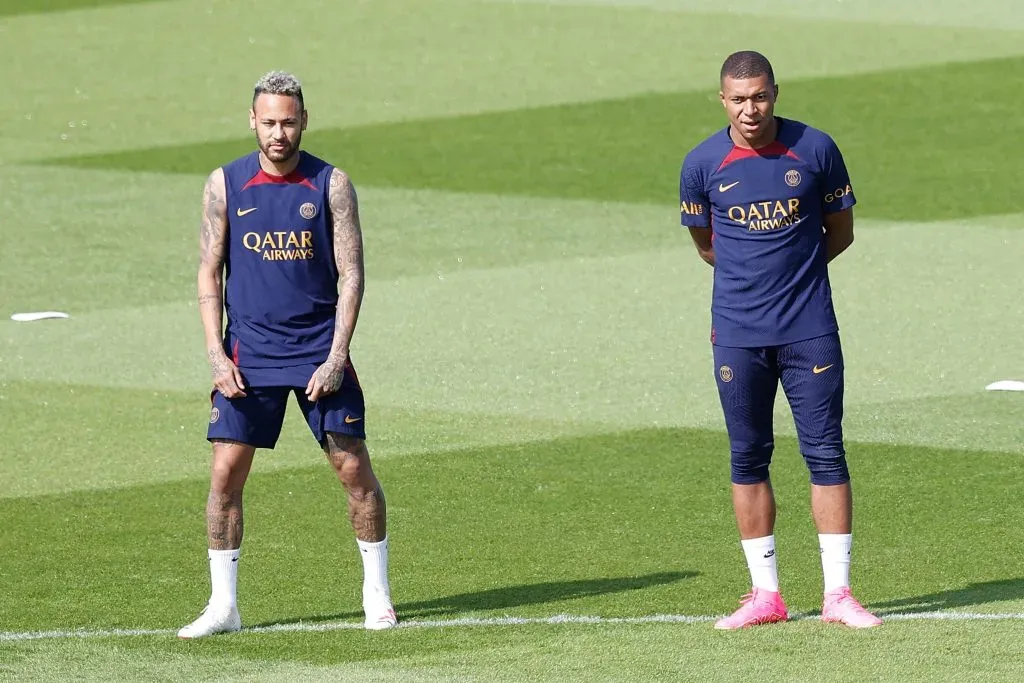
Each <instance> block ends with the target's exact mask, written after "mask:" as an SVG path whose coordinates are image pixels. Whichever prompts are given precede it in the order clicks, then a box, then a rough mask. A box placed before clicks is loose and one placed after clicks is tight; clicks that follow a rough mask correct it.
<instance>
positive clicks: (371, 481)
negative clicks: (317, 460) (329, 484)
mask: <svg viewBox="0 0 1024 683" xmlns="http://www.w3.org/2000/svg"><path fill="white" fill-rule="evenodd" d="M324 452H325V453H327V459H328V460H330V462H331V465H332V466H333V467H334V471H335V473H336V474H337V475H338V480H339V481H341V485H342V486H344V487H345V491H346V492H347V493H348V518H349V521H350V522H352V529H353V530H354V531H355V532H356V538H358V539H359V540H360V541H366V542H368V543H377V542H379V541H382V540H384V537H385V536H387V506H386V504H385V502H384V492H383V491H382V490H381V488H380V482H378V481H377V476H376V475H375V474H374V473H373V468H372V467H371V466H370V453H369V451H367V450H366V442H365V441H363V440H362V439H356V438H353V437H350V436H345V435H343V434H336V433H334V432H328V433H327V444H326V446H325V447H324Z"/></svg>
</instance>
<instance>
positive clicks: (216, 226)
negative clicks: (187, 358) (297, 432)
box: [198, 168, 245, 398]
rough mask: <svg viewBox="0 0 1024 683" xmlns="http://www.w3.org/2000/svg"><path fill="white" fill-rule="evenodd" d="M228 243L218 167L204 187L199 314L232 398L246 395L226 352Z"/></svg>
mask: <svg viewBox="0 0 1024 683" xmlns="http://www.w3.org/2000/svg"><path fill="white" fill-rule="evenodd" d="M227 244H228V213H227V192H226V189H225V185H224V172H223V171H222V170H221V169H219V168H218V169H217V170H215V171H214V172H213V173H211V174H210V177H209V178H207V179H206V186H205V187H204V188H203V219H202V223H201V224H200V227H199V278H198V294H199V317H200V318H201V319H202V321H203V334H204V335H205V337H206V354H207V358H208V359H209V361H210V374H211V375H212V376H213V382H214V384H215V385H216V387H217V389H218V390H219V391H220V392H221V393H222V394H224V395H225V396H227V397H228V398H235V397H237V396H245V393H244V392H243V391H242V389H243V388H244V386H245V385H244V384H243V383H242V375H241V373H239V372H238V368H236V367H235V364H234V363H232V362H231V360H230V359H228V357H227V355H226V354H225V353H224V336H223V334H224V333H223V325H224V298H223V297H224V295H223V292H224V275H223V273H224V258H225V256H226V255H227Z"/></svg>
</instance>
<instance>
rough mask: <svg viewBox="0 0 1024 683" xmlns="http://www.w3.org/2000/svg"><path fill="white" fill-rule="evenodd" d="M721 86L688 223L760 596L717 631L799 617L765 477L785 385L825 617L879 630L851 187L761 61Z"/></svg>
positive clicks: (685, 199)
mask: <svg viewBox="0 0 1024 683" xmlns="http://www.w3.org/2000/svg"><path fill="white" fill-rule="evenodd" d="M720 85H721V91H720V93H719V97H720V99H721V101H722V105H723V106H724V107H725V111H726V114H727V116H728V119H729V125H728V126H727V127H726V128H724V129H722V130H719V131H718V132H716V133H715V134H714V135H712V136H711V137H709V138H707V139H706V140H704V141H703V142H701V143H700V144H699V145H697V146H696V147H695V148H694V149H693V150H692V151H690V153H689V154H687V156H686V159H685V161H684V162H683V165H682V169H681V172H680V179H679V199H680V202H679V209H680V215H681V222H682V224H683V225H684V226H686V227H687V228H689V231H690V235H691V236H692V238H693V242H694V244H695V246H696V247H697V252H698V254H699V255H700V257H701V258H702V259H703V260H704V261H706V262H707V263H708V264H710V265H711V266H712V267H713V268H714V287H713V294H712V300H711V343H712V348H713V355H714V362H715V378H716V381H717V384H718V394H719V398H720V400H721V404H722V410H723V412H724V414H725V423H726V429H727V431H728V435H729V443H730V448H731V452H732V455H731V470H732V473H731V474H732V502H733V509H734V511H735V513H736V521H737V525H738V527H739V533H740V539H741V545H742V547H743V552H744V554H745V555H746V560H747V566H748V568H749V570H750V577H751V583H752V584H753V589H752V591H751V593H750V594H749V595H747V596H745V597H744V599H743V600H742V601H741V603H742V604H741V606H740V608H739V609H738V610H737V611H736V612H735V613H734V614H732V615H731V616H728V617H726V618H724V619H721V620H720V621H718V622H717V623H716V624H715V627H716V628H719V629H737V628H743V627H746V626H753V625H755V624H764V623H770V622H777V621H785V620H786V619H788V618H789V615H788V613H787V610H786V605H785V603H784V602H783V600H782V596H781V595H780V593H779V580H778V572H777V569H776V560H777V555H776V552H775V536H774V533H775V498H774V496H773V494H772V486H771V481H770V478H769V473H768V469H769V465H770V463H771V459H772V451H773V449H774V434H773V424H772V408H773V405H774V403H775V395H776V390H777V388H778V385H779V383H780V382H781V383H782V389H783V391H784V392H785V395H786V398H787V399H788V401H789V405H790V408H791V410H792V413H793V419H794V422H795V424H796V429H797V434H798V437H799V442H800V452H801V454H802V455H803V457H804V460H805V462H806V464H807V467H808V469H809V471H810V480H811V507H812V510H813V514H814V522H815V525H816V526H817V529H818V543H819V547H820V549H821V566H822V570H823V573H824V591H825V594H824V605H823V610H822V619H823V620H824V621H826V622H838V623H842V624H846V625H847V626H852V627H858V628H864V627H870V626H877V625H878V624H880V623H881V621H880V620H879V619H878V618H877V617H875V616H874V615H872V614H870V613H869V612H868V611H867V610H865V609H864V608H863V607H862V606H861V605H860V603H858V602H857V600H856V599H854V597H853V596H852V595H851V593H850V580H849V574H850V547H851V523H852V509H853V505H852V494H851V489H850V474H849V471H848V469H847V464H846V452H845V449H844V446H843V434H842V416H843V355H842V350H841V347H840V342H839V332H838V330H839V326H838V324H837V322H836V315H835V311H834V309H833V306H832V293H831V287H830V284H829V278H828V267H827V264H828V263H829V262H831V261H832V259H834V258H835V257H837V256H838V255H839V254H841V253H842V252H843V251H845V250H846V249H847V247H849V246H850V244H851V243H852V242H853V206H854V204H855V202H856V200H855V198H854V194H853V189H852V186H851V184H850V178H849V176H848V174H847V171H846V165H845V163H844V161H843V157H842V154H840V152H839V148H838V147H837V146H836V144H835V142H834V141H833V140H832V138H831V137H829V136H828V135H827V134H826V133H824V132H822V131H820V130H816V129H814V128H812V127H810V126H808V125H805V124H803V123H800V122H798V121H794V120H791V119H784V118H781V117H778V116H775V115H774V109H775V101H776V98H777V96H778V92H779V88H778V86H777V85H776V84H775V76H774V74H773V72H772V67H771V64H770V63H769V62H768V60H767V59H766V58H765V57H764V56H763V55H761V54H759V53H757V52H750V51H743V52H737V53H735V54H732V55H730V56H729V57H728V58H727V59H726V60H725V63H724V64H723V65H722V70H721V75H720Z"/></svg>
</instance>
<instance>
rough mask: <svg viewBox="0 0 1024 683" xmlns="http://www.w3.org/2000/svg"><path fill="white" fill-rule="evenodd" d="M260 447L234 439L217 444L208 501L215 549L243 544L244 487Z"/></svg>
mask: <svg viewBox="0 0 1024 683" xmlns="http://www.w3.org/2000/svg"><path fill="white" fill-rule="evenodd" d="M255 452H256V449H255V448H253V447H252V446H247V445H245V444H240V443H235V442H231V441H216V442H214V444H213V467H212V469H211V473H210V496H209V498H208V499H207V501H206V533H207V536H208V538H209V543H210V549H211V550H234V549H236V548H239V547H241V545H242V531H243V523H242V488H243V487H244V486H245V480H246V478H248V476H249V469H250V468H251V467H252V458H253V455H254V454H255Z"/></svg>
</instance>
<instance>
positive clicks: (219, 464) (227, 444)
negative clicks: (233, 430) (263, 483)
mask: <svg viewBox="0 0 1024 683" xmlns="http://www.w3.org/2000/svg"><path fill="white" fill-rule="evenodd" d="M255 452H256V449H255V448H253V447H252V446H248V445H246V444H243V443H238V442H236V441H220V440H218V441H214V442H213V464H212V466H211V468H210V489H211V490H213V491H216V492H218V493H233V492H236V491H241V490H242V488H243V487H244V486H245V480H246V478H248V476H249V469H250V468H251V467H252V458H253V455H254V454H255Z"/></svg>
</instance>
